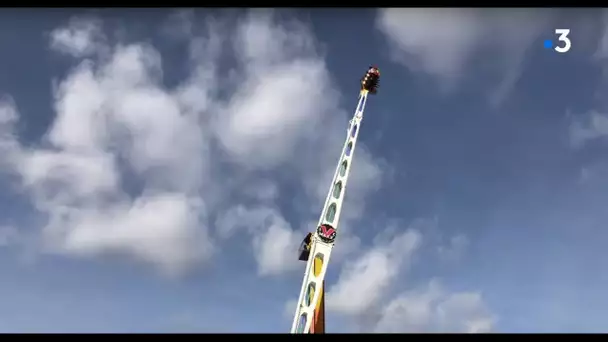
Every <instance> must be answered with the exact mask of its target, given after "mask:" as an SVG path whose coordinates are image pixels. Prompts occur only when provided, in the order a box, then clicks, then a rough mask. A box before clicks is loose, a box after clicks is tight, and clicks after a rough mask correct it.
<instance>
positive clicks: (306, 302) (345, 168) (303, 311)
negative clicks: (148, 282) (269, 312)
mask: <svg viewBox="0 0 608 342" xmlns="http://www.w3.org/2000/svg"><path fill="white" fill-rule="evenodd" d="M379 76H380V72H379V71H378V69H377V68H376V67H370V69H369V70H368V72H367V73H366V75H365V76H364V78H363V79H362V80H361V92H360V95H359V103H358V104H357V109H356V110H355V114H354V116H353V118H352V119H351V120H350V122H349V125H348V129H347V136H346V141H345V142H344V147H343V148H342V154H341V156H340V160H339V162H338V165H337V167H336V171H335V173H334V177H333V179H332V183H331V187H330V189H329V191H328V193H327V197H326V199H325V205H324V206H323V211H322V212H321V217H320V218H319V223H318V225H317V229H316V231H315V232H314V233H309V234H308V235H307V236H306V238H305V239H304V241H303V242H302V246H301V247H300V260H302V261H307V263H306V270H305V271H304V280H303V281H302V287H301V290H300V296H299V298H298V304H297V308H296V312H295V315H294V319H293V324H292V326H291V333H297V334H307V333H310V332H311V325H312V326H314V325H316V323H317V322H314V320H315V318H316V317H317V316H321V318H320V319H323V320H324V318H323V316H324V313H319V312H317V314H316V315H315V310H317V311H319V310H322V308H323V305H319V303H321V299H322V297H323V292H324V290H325V289H324V288H323V286H324V280H325V274H326V272H327V265H328V263H329V258H330V257H331V251H332V249H333V247H334V243H335V239H336V233H337V232H338V224H339V221H340V213H341V211H342V205H343V203H344V194H345V190H346V184H347V182H348V176H349V174H350V169H351V167H352V158H353V154H354V152H355V147H356V145H357V137H358V136H359V131H360V126H361V120H363V111H364V109H365V103H366V101H367V96H368V94H369V93H372V94H374V93H375V92H376V91H377V88H378V80H379ZM321 326H323V327H324V324H322V325H321ZM322 330H324V328H323V329H322Z"/></svg>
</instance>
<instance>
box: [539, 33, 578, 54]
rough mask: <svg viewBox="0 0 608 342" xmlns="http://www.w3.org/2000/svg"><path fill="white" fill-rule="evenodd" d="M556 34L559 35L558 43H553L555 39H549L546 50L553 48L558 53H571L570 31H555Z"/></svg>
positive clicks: (546, 41) (546, 42)
mask: <svg viewBox="0 0 608 342" xmlns="http://www.w3.org/2000/svg"><path fill="white" fill-rule="evenodd" d="M555 34H556V35H557V42H555V43H554V42H553V39H547V40H545V42H544V46H545V49H550V48H553V50H555V51H557V52H558V53H566V52H568V51H570V48H571V47H572V42H571V41H570V38H569V37H568V35H569V34H570V29H555Z"/></svg>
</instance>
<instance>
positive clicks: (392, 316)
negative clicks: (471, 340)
mask: <svg viewBox="0 0 608 342" xmlns="http://www.w3.org/2000/svg"><path fill="white" fill-rule="evenodd" d="M425 223H428V222H427V221H425V220H417V221H415V222H413V223H412V225H410V228H409V229H408V230H406V231H405V232H401V233H398V234H396V233H395V232H396V231H398V229H397V228H398V227H397V226H389V228H387V229H386V230H384V231H382V232H380V233H379V234H378V235H377V236H376V238H375V242H376V244H375V246H373V247H372V248H370V249H369V250H367V251H365V252H364V253H363V254H362V255H360V256H359V257H358V258H355V259H354V260H352V261H351V262H346V263H345V265H344V267H343V269H342V271H341V273H340V276H339V278H338V281H337V283H336V284H332V285H329V286H328V295H327V310H329V311H333V312H337V313H339V314H341V315H345V316H347V317H350V318H352V319H354V321H355V322H359V323H360V324H358V325H359V329H360V330H361V331H362V332H488V331H491V330H492V328H493V326H494V323H495V317H494V316H493V315H492V314H491V313H490V312H489V310H488V309H487V307H486V305H485V303H484V302H483V299H482V297H481V294H479V293H477V292H449V291H447V290H446V289H444V288H443V287H442V286H440V283H439V281H438V280H433V281H431V282H430V283H429V284H428V286H425V287H424V288H418V289H414V290H406V291H403V289H404V288H407V287H409V286H407V281H405V282H404V280H406V279H407V277H408V271H409V269H410V266H411V265H412V262H413V260H414V258H415V255H416V253H417V252H418V251H419V249H421V248H422V247H423V246H424V244H423V236H424V237H425V238H426V235H429V234H430V235H432V232H428V231H425V232H424V233H423V232H421V231H420V230H418V229H417V228H424V226H421V225H423V224H425ZM429 238H430V239H431V240H432V239H433V237H432V236H430V237H429ZM464 241H466V239H465V238H464V237H463V236H460V235H458V236H455V237H454V238H453V239H451V242H452V245H459V246H460V245H463V244H464ZM426 244H428V242H427V243H426ZM430 247H434V246H430ZM434 248H436V247H434ZM395 290H397V291H403V292H399V293H397V294H396V295H395ZM288 305H291V310H293V307H294V306H295V303H293V301H290V302H289V303H288ZM288 308H289V307H288Z"/></svg>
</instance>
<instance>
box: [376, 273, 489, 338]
mask: <svg viewBox="0 0 608 342" xmlns="http://www.w3.org/2000/svg"><path fill="white" fill-rule="evenodd" d="M379 317H380V318H379V320H378V322H377V323H376V326H375V328H374V330H375V331H376V332H394V333H395V332H451V333H484V332H490V331H492V327H493V325H494V323H495V317H494V316H492V315H491V314H490V313H489V311H488V310H487V308H486V307H485V304H484V303H483V300H482V298H481V295H480V294H479V293H475V292H460V293H447V292H446V291H445V290H444V289H443V288H442V287H441V286H440V284H439V283H438V281H435V280H434V281H431V282H430V283H429V284H428V285H427V286H426V287H424V288H420V289H416V290H412V291H407V292H404V293H402V294H400V295H398V296H397V297H395V298H394V299H393V300H391V301H390V302H389V303H388V304H387V305H386V306H385V307H384V308H383V309H382V311H381V314H380V316H379Z"/></svg>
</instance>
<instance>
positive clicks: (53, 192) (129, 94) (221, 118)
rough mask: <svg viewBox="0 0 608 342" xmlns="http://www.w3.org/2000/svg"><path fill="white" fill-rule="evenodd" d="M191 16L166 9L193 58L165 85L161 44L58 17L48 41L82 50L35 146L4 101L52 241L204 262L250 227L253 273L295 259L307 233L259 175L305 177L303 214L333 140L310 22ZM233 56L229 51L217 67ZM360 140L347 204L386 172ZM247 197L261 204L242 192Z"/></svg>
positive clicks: (7, 141)
mask: <svg viewBox="0 0 608 342" xmlns="http://www.w3.org/2000/svg"><path fill="white" fill-rule="evenodd" d="M192 20H193V18H192V16H189V15H184V14H181V15H177V16H173V17H171V19H170V20H169V26H171V28H172V30H169V31H170V32H169V33H171V34H169V36H175V35H179V39H180V40H181V41H182V42H184V41H185V43H187V44H189V45H188V46H189V49H190V55H189V56H187V57H188V60H187V64H188V65H189V66H190V67H191V69H192V72H191V73H190V76H189V77H188V78H187V79H184V80H182V81H181V82H179V83H178V84H177V86H175V87H174V88H171V89H168V88H167V87H166V86H164V85H163V69H162V63H161V61H162V58H163V56H162V53H161V51H159V50H157V49H156V47H154V46H151V45H150V44H148V43H131V44H120V43H116V44H114V43H113V42H112V39H111V38H110V37H107V36H105V35H104V32H103V30H102V27H103V22H101V21H99V20H96V19H83V18H74V19H73V20H71V21H70V22H69V24H68V25H67V26H66V27H61V28H58V29H56V30H54V31H53V32H52V34H51V35H50V38H51V47H52V48H53V49H54V50H56V51H59V52H61V53H67V54H69V55H71V56H73V57H75V58H77V63H76V65H75V67H74V68H73V69H71V70H70V72H69V73H68V75H67V76H66V77H65V78H64V79H63V80H60V81H59V82H58V86H57V87H56V90H55V94H54V95H55V98H54V99H55V103H54V106H53V107H54V109H55V112H56V117H55V119H54V120H53V122H52V124H51V125H50V127H49V130H48V131H47V133H46V135H45V137H44V140H43V141H42V144H41V147H35V148H34V147H32V148H30V147H25V146H23V145H21V144H20V143H19V141H18V139H17V137H16V136H15V131H14V129H13V126H14V124H15V122H16V121H17V120H18V112H17V110H16V105H15V104H14V103H13V102H12V101H10V100H9V99H6V100H5V101H3V102H2V107H0V138H1V139H0V142H1V145H0V146H1V148H2V149H3V152H7V154H6V155H9V154H8V152H10V155H11V156H14V157H12V158H7V159H4V160H3V161H4V162H7V163H8V164H9V165H10V167H11V170H13V171H17V172H18V173H19V174H20V176H21V179H22V186H23V187H24V188H25V189H26V190H27V192H28V193H29V194H30V195H31V199H32V202H33V204H34V205H35V207H36V208H37V209H38V210H39V211H40V212H41V213H43V214H45V215H47V216H48V218H49V221H48V224H47V225H46V226H45V227H43V229H42V236H43V237H44V238H45V240H44V241H45V245H46V247H47V250H48V251H54V252H59V253H69V254H71V255H80V256H95V255H99V254H108V253H110V254H113V255H128V256H131V257H134V258H136V259H139V260H142V261H145V262H148V263H151V264H153V265H156V266H158V267H159V268H160V269H162V270H163V271H165V272H167V273H176V272H181V271H183V270H185V269H187V268H188V267H189V266H192V265H195V264H196V263H198V262H201V261H204V260H207V259H208V258H210V257H211V256H212V255H213V253H214V252H217V248H214V247H213V245H214V243H216V242H220V241H222V240H224V238H226V237H228V236H230V234H232V233H233V232H234V227H245V231H247V232H248V236H250V237H251V246H252V249H253V251H254V254H255V260H256V261H257V262H258V271H259V273H260V274H262V275H267V274H278V273H281V272H284V271H286V270H291V269H294V267H295V266H294V265H297V260H296V258H295V253H296V251H297V245H298V243H299V241H300V240H301V239H302V237H303V235H302V233H301V232H299V231H294V229H293V228H292V227H291V224H290V223H289V222H288V221H287V220H286V219H285V218H284V214H283V213H281V212H280V210H279V209H278V206H277V205H276V203H275V202H276V201H278V200H279V196H280V187H281V184H280V183H279V181H278V180H275V179H274V178H273V177H266V176H264V175H263V174H262V173H263V172H277V171H281V174H285V175H289V173H291V176H288V178H287V179H286V180H288V181H290V182H292V183H293V184H292V186H293V185H295V186H296V187H297V186H301V187H303V188H304V190H305V192H303V194H302V195H299V196H301V198H302V199H299V201H302V200H303V201H304V203H305V204H306V206H305V208H306V209H305V210H304V212H302V213H300V214H302V215H303V217H301V218H296V219H300V220H301V222H296V223H297V225H298V226H300V225H301V224H302V222H308V221H309V220H310V219H311V217H309V216H308V215H314V216H316V215H318V212H319V210H320V203H321V201H320V200H319V199H320V198H324V196H325V192H326V191H327V187H328V184H329V182H330V178H329V177H330V176H329V175H331V174H332V173H333V170H334V167H335V162H336V156H337V155H338V153H339V149H340V148H341V145H342V134H335V133H336V132H339V133H342V132H344V131H345V129H344V128H345V127H346V122H347V116H346V115H344V112H343V111H341V110H340V109H339V108H338V101H339V100H338V93H337V92H336V90H335V89H334V88H333V86H332V84H331V82H330V79H329V77H328V70H327V68H326V66H325V63H324V60H323V57H322V56H320V55H319V54H318V53H317V51H316V48H315V41H314V38H313V36H312V35H311V33H310V32H309V30H308V29H307V28H306V27H305V26H303V25H301V24H299V23H298V22H295V21H291V22H283V23H278V22H277V21H276V20H275V19H274V17H273V16H272V15H271V14H269V13H262V12H252V13H251V14H249V15H247V16H246V17H245V18H244V20H241V21H239V22H238V24H237V26H236V27H229V26H228V25H227V24H226V23H225V22H222V21H221V20H215V19H214V20H210V21H208V22H207V23H206V24H205V26H204V27H202V29H201V30H199V28H200V27H197V28H196V29H195V27H194V26H195V25H196V23H194V22H193V21H192ZM176 25H177V26H176ZM163 27H164V29H165V31H167V30H168V29H167V27H166V26H163ZM161 30H162V28H161ZM176 30H177V31H176ZM201 31H205V32H204V33H202V34H198V32H201ZM167 32H168V31H167ZM167 32H165V33H167ZM174 38H175V37H174ZM226 42H231V43H232V45H230V44H226ZM228 54H233V57H235V58H234V60H235V61H236V64H234V65H230V68H228V69H229V72H228V74H227V75H224V74H222V75H221V76H220V70H224V69H226V68H225V66H227V65H224V64H223V63H225V60H226V58H223V57H225V56H227V55H228ZM83 57H87V59H82V58H83ZM224 76H226V77H224ZM353 101H354V100H353ZM336 113H339V114H341V115H336ZM319 137H321V139H319ZM323 145H326V146H323ZM359 146H360V147H361V149H360V151H361V152H360V153H358V155H357V157H356V164H357V167H356V169H361V170H362V171H355V172H353V177H352V179H351V184H349V195H348V197H349V201H350V202H352V203H354V204H356V205H357V209H358V210H357V213H356V214H354V215H351V217H352V218H356V217H359V216H360V215H361V214H362V211H363V210H364V200H363V198H364V196H365V195H366V194H367V193H368V192H369V191H370V190H372V189H374V188H377V187H378V186H379V184H380V179H381V172H380V168H379V166H378V165H376V162H375V161H374V160H373V159H372V158H371V156H370V155H369V153H367V152H366V151H365V149H364V145H363V144H360V145H359ZM260 172H262V173H260ZM351 185H352V186H351ZM318 189H323V190H322V192H323V195H322V197H319V196H318V193H317V192H318ZM242 197H246V198H252V199H254V200H256V201H257V202H256V205H255V206H244V205H239V204H238V203H240V201H239V200H238V199H239V198H242ZM351 205H352V204H351ZM308 208H314V211H308ZM210 217H216V218H217V220H215V219H214V220H213V222H209V218H210ZM215 222H217V227H216V228H217V229H215V230H211V229H209V226H210V225H213V224H214V223H215ZM307 229H308V230H312V229H314V227H307ZM214 231H217V233H218V235H219V237H220V240H219V241H214V240H213V239H212V233H213V232H214ZM300 235H302V236H300ZM345 238H346V235H345ZM353 239H354V240H353ZM351 240H353V241H355V240H356V239H355V238H354V237H353V238H352V239H351ZM292 259H293V262H292Z"/></svg>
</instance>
